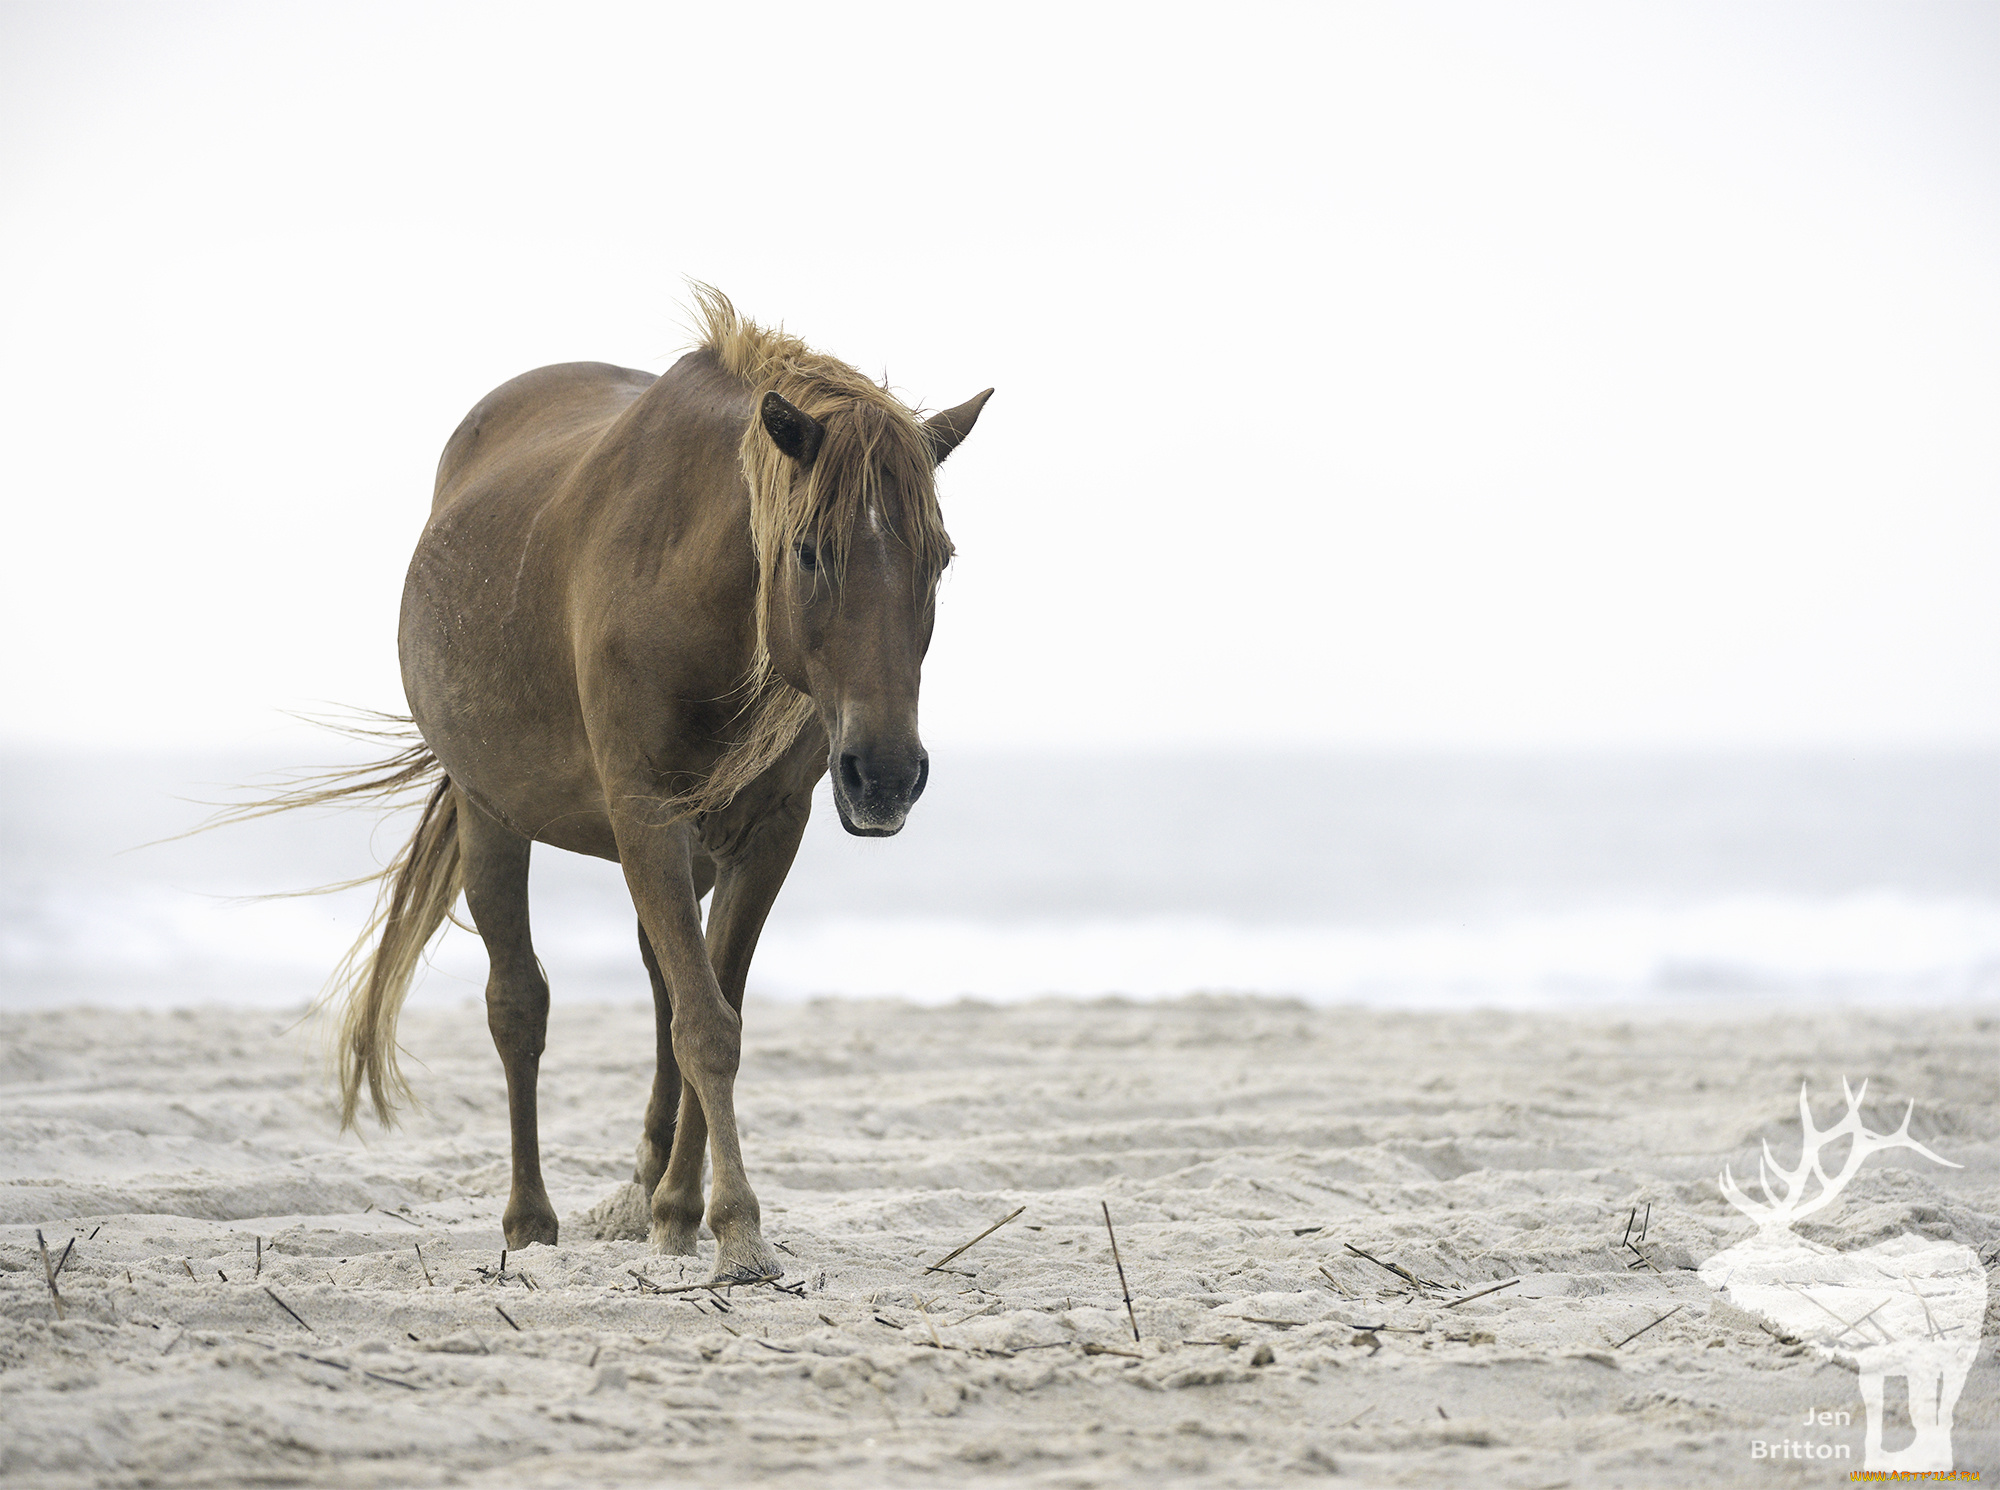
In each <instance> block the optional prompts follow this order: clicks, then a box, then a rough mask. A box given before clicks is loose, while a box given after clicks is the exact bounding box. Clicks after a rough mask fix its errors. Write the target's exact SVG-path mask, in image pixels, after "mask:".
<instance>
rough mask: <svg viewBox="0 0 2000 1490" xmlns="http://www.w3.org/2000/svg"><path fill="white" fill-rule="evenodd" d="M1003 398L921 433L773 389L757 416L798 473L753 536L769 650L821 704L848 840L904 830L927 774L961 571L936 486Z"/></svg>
mask: <svg viewBox="0 0 2000 1490" xmlns="http://www.w3.org/2000/svg"><path fill="white" fill-rule="evenodd" d="M992 391H993V390H992V389H990V388H989V389H987V390H986V392H985V393H982V394H980V395H979V396H978V397H976V398H973V399H970V400H968V401H967V402H965V403H963V404H961V405H959V406H958V407H957V408H955V409H947V410H946V411H945V412H943V413H942V414H935V415H933V416H932V417H931V418H929V419H928V420H925V421H922V422H921V423H919V422H918V421H916V420H914V419H912V418H911V417H910V416H909V415H908V414H907V413H905V412H903V411H902V410H901V409H900V408H890V407H887V406H886V404H885V403H883V402H880V401H877V400H874V399H841V400H839V401H838V402H837V403H836V404H834V405H832V406H825V405H823V406H821V407H820V408H819V409H818V410H817V411H816V412H815V413H808V412H806V410H805V409H803V408H800V407H799V406H797V405H795V404H793V403H791V402H790V401H788V400H787V399H785V398H784V397H782V396H781V395H780V394H779V393H778V392H777V391H775V390H773V391H771V392H768V393H766V394H765V395H764V397H763V400H762V403H761V404H760V405H759V409H758V414H759V419H760V422H761V425H762V428H763V432H764V433H765V434H767V435H768V436H769V437H770V442H771V446H772V448H773V452H774V453H775V454H776V455H777V456H778V457H779V458H780V459H781V460H782V461H783V462H784V463H785V465H786V466H788V467H789V468H790V469H789V470H788V471H786V472H785V473H784V475H785V476H786V477H787V478H788V479H787V480H784V481H782V482H775V483H773V485H774V486H777V487H778V488H779V489H780V490H783V491H785V492H786V493H787V495H788V498H789V500H785V501H781V502H777V503H774V504H772V510H771V511H769V512H767V513H764V514H759V517H760V518H761V520H759V521H755V523H754V526H755V528H756V532H755V537H756V542H757V548H758V559H759V564H760V570H761V576H762V590H763V606H762V609H761V617H760V619H761V624H762V628H763V633H764V635H763V640H764V645H765V647H766V649H767V655H768V656H769V659H770V667H771V670H772V671H773V672H774V673H775V674H776V675H777V676H778V677H779V678H780V679H782V680H783V681H784V682H786V683H788V684H790V685H791V686H792V687H793V688H796V689H798V690H799V691H800V692H801V693H804V694H806V695H807V696H808V697H810V698H811V700H812V702H813V707H814V709H815V710H816V711H817V713H818V715H819V719H820V723H821V724H822V725H823V726H824V727H825V729H826V738H827V743H828V751H827V769H828V771H829V773H830V774H831V775H832V777H833V801H834V806H835V808H836V809H837V810H838V811H839V813H840V822H841V826H842V827H844V828H846V829H847V831H848V832H850V833H854V834H858V835H860V836H862V837H865V838H887V837H888V836H890V835H891V834H893V833H897V832H899V831H901V829H902V826H903V822H904V820H905V819H906V818H907V817H908V815H909V811H910V808H911V806H912V805H913V804H914V803H915V802H916V800H917V798H918V797H920V796H921V795H923V790H924V784H925V781H926V779H927V777H928V776H929V773H930V757H929V755H928V754H927V753H926V752H925V750H924V746H923V741H922V739H921V738H920V737H919V735H918V733H917V689H918V684H919V681H920V679H921V676H922V672H923V660H924V653H925V652H926V651H927V650H928V649H929V647H930V642H931V624H932V619H933V615H934V602H935V600H936V596H937V583H938V578H939V576H940V575H941V574H942V572H943V570H944V566H945V564H946V563H947V562H948V561H949V560H950V558H951V539H950V538H949V537H948V536H947V535H946V533H945V530H944V523H943V519H942V517H941V516H940V515H939V512H938V505H937V493H936V486H935V483H934V481H933V476H932V473H933V471H934V470H935V468H936V466H937V464H938V463H939V462H940V461H942V460H943V459H944V458H945V457H946V456H947V455H949V454H950V453H951V452H952V451H953V450H954V449H956V448H957V446H958V444H959V442H960V441H961V440H963V439H964V438H965V437H966V435H967V434H969V433H970V432H971V430H972V426H973V422H974V421H975V420H977V419H978V417H979V411H980V409H981V408H982V407H984V405H985V403H986V400H987V398H988V397H989V396H990V395H991V393H992Z"/></svg>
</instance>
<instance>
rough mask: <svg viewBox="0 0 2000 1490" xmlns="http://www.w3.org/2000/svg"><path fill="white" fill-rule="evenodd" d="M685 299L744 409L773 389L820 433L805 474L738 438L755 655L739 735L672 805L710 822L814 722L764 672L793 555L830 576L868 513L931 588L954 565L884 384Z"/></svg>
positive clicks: (754, 423)
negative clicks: (752, 552)
mask: <svg viewBox="0 0 2000 1490" xmlns="http://www.w3.org/2000/svg"><path fill="white" fill-rule="evenodd" d="M692 289H693V293H694V300H695V311H696V315H697V318H698V326H697V330H698V334H699V339H698V342H697V345H698V346H699V347H700V348H702V349H704V350H707V351H710V352H713V353H714V354H715V355H716V358H717V360H719V361H720V362H721V364H722V367H723V369H724V370H725V371H726V372H728V373H730V374H731V375H733V376H735V377H736V378H739V379H740V380H741V381H742V383H743V385H744V387H745V388H746V389H747V390H749V392H750V394H751V397H752V407H753V408H754V407H755V405H756V402H757V401H758V400H761V399H762V398H763V396H764V394H765V393H767V392H770V391H773V390H775V391H776V392H777V393H778V395H779V396H780V397H781V398H783V399H785V400H786V401H787V402H789V403H791V404H793V405H795V406H796V407H798V408H800V409H803V410H804V411H805V412H806V413H808V414H810V415H812V416H813V418H815V419H817V420H818V421H819V422H820V424H821V426H822V427H823V429H824V431H825V433H824V436H823V437H822V439H821V441H820V446H819V451H818V454H817V455H815V456H814V457H813V461H812V464H811V466H810V467H809V468H808V469H806V470H805V471H800V469H799V467H798V464H797V462H795V461H793V460H792V459H791V458H790V457H789V456H787V455H785V454H783V453H782V452H781V451H780V450H779V449H778V447H777V445H776V444H775V443H774V442H773V441H772V440H771V438H770V436H769V435H768V434H767V433H766V432H765V430H764V428H763V424H762V422H761V421H760V420H759V419H758V418H757V417H756V416H755V415H754V414H753V415H752V416H751V419H750V422H749V424H748V426H747V427H746V428H745V430H744V432H743V443H742V445H741V446H740V447H739V459H740V461H741V464H742V470H743V480H744V483H745V485H746V486H748V488H749V491H750V541H751V544H752V546H753V547H754V548H755V549H756V552H757V647H756V654H755V656H754V658H753V660H752V662H751V665H750V671H749V674H748V675H747V676H746V678H745V679H744V684H743V691H744V703H743V709H742V712H741V714H740V715H739V717H740V718H742V719H744V720H745V727H744V730H743V733H742V735H741V736H740V737H739V738H738V739H737V740H736V742H735V743H733V744H732V745H730V746H729V748H728V749H727V750H725V751H724V752H723V754H722V757H721V759H720V760H718V761H717V762H716V764H715V768H714V770H713V771H711V772H710V773H709V775H708V777H707V779H706V780H705V781H703V782H702V783H701V784H700V785H699V786H697V787H695V788H694V789H693V790H692V791H689V792H687V793H685V794H683V795H682V796H680V797H677V798H675V799H674V805H675V806H676V807H678V808H681V809H683V810H687V811H693V812H712V811H714V810H716V809H718V808H720V807H722V806H724V805H726V804H727V803H728V802H729V801H730V799H731V798H733V797H734V796H735V795H736V794H737V793H738V792H739V791H741V790H742V789H743V788H744V787H746V786H748V785H749V784H750V782H751V781H753V780H755V779H756V777H757V776H758V775H759V774H760V773H762V772H763V771H764V770H766V769H767V768H768V767H769V766H770V765H771V764H772V763H773V762H774V761H776V760H777V759H778V757H779V756H781V755H783V754H784V753H785V751H786V750H788V749H790V748H791V744H792V742H793V741H794V740H796V739H797V738H798V734H799V731H800V730H802V729H804V728H805V726H806V724H807V722H808V721H810V720H811V718H812V717H813V704H812V700H811V699H810V698H808V697H807V696H806V695H805V694H803V693H800V692H799V691H798V690H797V689H795V688H793V687H791V686H790V685H789V684H787V683H785V682H784V681H783V680H782V679H780V678H779V677H778V676H777V675H776V674H775V673H774V672H773V671H772V669H771V652H770V646H769V620H770V607H771V602H772V586H773V582H774V580H775V578H776V576H777V575H778V574H779V573H780V566H781V565H783V563H784V562H785V561H786V559H787V558H788V557H789V556H790V555H791V553H792V551H793V549H794V548H795V547H796V546H797V545H798V544H799V543H801V542H803V541H806V540H810V541H811V542H812V543H813V545H814V547H815V548H817V549H818V550H819V552H820V554H821V555H822V562H824V563H825V564H827V565H828V566H829V567H830V568H831V569H832V571H833V572H834V573H835V574H836V575H838V574H839V573H840V572H841V569H842V567H843V564H844V560H845V557H846V554H847V549H848V546H849V543H850V541H851V539H852V537H853V533H854V528H855V524H856V522H857V521H859V520H860V519H861V517H862V516H863V514H864V513H870V512H872V513H874V514H875V515H876V516H877V519H878V520H879V521H880V522H881V523H882V524H883V526H884V527H886V528H887V530H888V531H889V533H890V534H891V535H892V536H893V537H894V538H895V539H896V541H897V542H898V543H899V544H900V545H901V546H902V548H903V549H904V551H905V552H906V553H907V554H908V556H909V560H910V563H911V564H912V566H913V567H914V568H915V569H916V570H917V571H918V573H919V576H920V578H921V579H922V580H923V581H924V582H926V583H927V582H929V581H930V580H933V579H935V578H936V576H937V575H938V574H939V573H941V572H942V571H943V569H944V566H945V565H946V564H948V563H949V562H950V561H951V554H952V546H951V537H950V535H949V534H947V533H946V532H945V527H944V514H943V513H942V512H941V511H940V510H939V508H938V500H937V484H936V481H935V478H934V476H933V466H934V461H933V457H932V453H931V443H930V439H929V437H928V436H927V435H926V434H925V432H924V428H923V425H922V424H921V423H920V422H919V421H918V418H917V415H916V413H915V412H914V411H913V410H911V409H910V408H909V407H908V406H906V405H905V404H904V403H903V402H902V400H900V399H898V398H897V397H896V396H895V395H894V394H893V393H891V392H890V391H889V390H888V389H887V388H885V387H883V386H882V385H881V384H879V383H877V382H875V381H874V380H873V379H871V378H868V377H866V376H864V375H863V374H862V373H860V372H858V371H856V370H855V369H854V368H852V367H850V366H849V365H848V364H847V363H845V362H842V361H840V360H839V359H838V358H836V357H829V356H827V355H826V354H825V353H824V352H815V351H814V350H813V349H812V348H811V347H809V346H807V345H806V344H805V343H804V342H802V341H800V340H799V339H798V338H797V337H795V336H791V335H788V334H787V333H786V332H785V331H784V330H783V329H782V328H780V329H778V330H769V329H766V328H765V327H762V326H759V325H757V324H755V323H754V322H751V321H746V320H745V319H743V317H742V316H740V315H738V314H737V311H736V307H735V306H733V305H731V304H730V303H729V297H728V296H726V295H724V294H723V293H722V292H721V291H720V290H718V289H716V288H715V287H714V286H712V285H705V284H699V283H697V284H695V285H693V286H692Z"/></svg>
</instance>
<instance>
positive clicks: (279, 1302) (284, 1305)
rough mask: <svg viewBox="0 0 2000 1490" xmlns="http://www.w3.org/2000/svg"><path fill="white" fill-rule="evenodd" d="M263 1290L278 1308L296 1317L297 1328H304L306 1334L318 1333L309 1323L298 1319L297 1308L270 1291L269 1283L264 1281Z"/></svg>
mask: <svg viewBox="0 0 2000 1490" xmlns="http://www.w3.org/2000/svg"><path fill="white" fill-rule="evenodd" d="M264 1292H265V1293H266V1294H269V1295H270V1299H271V1302H272V1303H274V1304H276V1305H277V1306H278V1307H279V1308H280V1309H283V1310H284V1311H285V1312H286V1313H287V1314H289V1315H291V1316H292V1318H293V1319H298V1321H299V1328H300V1329H302V1330H304V1331H305V1332H306V1333H307V1334H308V1335H317V1334H318V1333H319V1331H318V1330H316V1329H314V1328H313V1327H312V1326H311V1325H309V1324H307V1323H306V1322H305V1321H304V1320H303V1319H299V1311H298V1310H296V1309H294V1308H293V1307H292V1306H291V1305H290V1304H288V1303H286V1302H285V1301H284V1300H283V1299H281V1298H279V1297H278V1296H277V1295H276V1294H275V1293H271V1285H270V1284H268V1283H266V1284H265V1285H264Z"/></svg>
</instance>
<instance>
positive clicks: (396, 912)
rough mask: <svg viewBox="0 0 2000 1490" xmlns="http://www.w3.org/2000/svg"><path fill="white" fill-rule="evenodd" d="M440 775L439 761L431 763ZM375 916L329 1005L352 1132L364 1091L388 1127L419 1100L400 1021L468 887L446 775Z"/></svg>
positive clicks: (387, 879) (345, 963)
mask: <svg viewBox="0 0 2000 1490" xmlns="http://www.w3.org/2000/svg"><path fill="white" fill-rule="evenodd" d="M431 764H432V767H433V769H435V766H436V762H435V760H433V761H432V763H431ZM380 878H381V881H382V889H381V892H380V894H379V895H378V896H377V897H376V900H375V914H374V915H372V916H370V917H369V919H368V924H367V925H366V926H365V927H363V928H362V931H361V935H360V936H359V937H358V938H357V939H356V940H355V943H354V945H353V947H351V948H350V949H349V950H348V953H347V956H346V957H344V958H343V959H342V960H341V963H340V966H339V967H337V968H336V969H335V970H334V974H333V977H332V979H331V980H329V982H328V984H327V991H326V993H325V995H324V1002H325V1003H326V1004H328V1005H333V1004H341V1005H344V1006H345V1007H344V1009H343V1011H342V1014H341V1021H340V1044H339V1049H338V1051H337V1055H336V1059H337V1061H338V1064H339V1070H340V1125H341V1127H343V1128H351V1127H353V1126H354V1114H355V1109H356V1108H357V1107H358V1106H359V1105H360V1100H361V1085H362V1083H363V1082H364V1081H365V1082H366V1083H367V1084H368V1100H369V1102H370V1104H371V1105H372V1106H373V1107H374V1109H375V1116H376V1118H377V1119H378V1120H379V1121H380V1122H381V1124H382V1126H383V1127H385V1128H386V1127H388V1126H389V1124H390V1123H391V1121H393V1119H394V1117H395V1112H396V1107H397V1104H398V1103H399V1102H412V1103H413V1102H414V1101H415V1099H416V1094H415V1093H414V1092H413V1091H411V1089H410V1083H409V1082H408V1081H407V1080H406V1079H405V1078H404V1076H403V1072H402V1068H401V1067H400V1066H399V1065H398V1064H397V1061H396V1020H397V1018H398V1017H399V1016H400V1015H401V1014H402V1012H403V1000H404V999H405V998H406V997H408V996H409V992H410V980H411V979H412V978H413V977H414V976H415V975H416V971H417V964H418V962H419V961H421V960H422V958H423V955H424V948H426V947H427V946H429V945H430V941H431V938H432V937H433V936H435V935H437V930H438V928H439V927H440V926H442V925H443V924H444V922H445V918H446V917H448V916H449V915H450V914H451V911H452V907H453V906H454V905H456V904H457V903H458V895H459V891H460V890H461V889H462V888H463V885H464V881H463V877H462V875H461V873H460V864H459V854H458V795H457V793H456V792H454V791H453V790H452V785H451V778H450V777H448V776H445V775H443V774H440V775H439V776H438V778H437V785H436V786H435V787H433V788H432V789H431V793H430V796H429V797H428V799H427V800H426V801H425V802H424V811H423V816H422V817H420V818H419V819H418V820H417V829H416V831H415V832H414V833H412V834H411V835H410V841H409V842H408V843H406V844H404V845H403V847H402V850H401V851H400V852H399V853H398V854H397V855H396V857H395V858H394V859H392V860H390V861H389V864H388V867H387V868H385V869H384V870H383V871H382V873H381V876H380Z"/></svg>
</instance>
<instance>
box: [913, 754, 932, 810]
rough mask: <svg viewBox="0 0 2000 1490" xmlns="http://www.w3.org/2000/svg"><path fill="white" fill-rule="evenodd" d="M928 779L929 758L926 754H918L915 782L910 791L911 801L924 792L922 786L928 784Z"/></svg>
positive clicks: (929, 770) (929, 771)
mask: <svg viewBox="0 0 2000 1490" xmlns="http://www.w3.org/2000/svg"><path fill="white" fill-rule="evenodd" d="M930 780H931V758H930V757H929V756H928V755H925V756H919V757H918V759H917V784H916V787H915V789H914V790H912V791H911V793H910V801H911V802H912V803H914V802H915V801H916V800H917V798H919V797H921V796H922V795H923V794H924V788H925V787H926V786H928V785H930Z"/></svg>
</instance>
